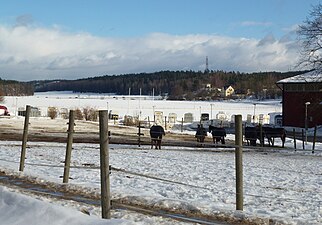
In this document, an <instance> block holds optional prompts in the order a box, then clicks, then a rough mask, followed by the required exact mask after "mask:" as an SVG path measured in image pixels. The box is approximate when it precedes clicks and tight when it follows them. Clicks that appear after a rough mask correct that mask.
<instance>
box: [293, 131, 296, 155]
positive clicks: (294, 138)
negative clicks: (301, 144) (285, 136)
mask: <svg viewBox="0 0 322 225" xmlns="http://www.w3.org/2000/svg"><path fill="white" fill-rule="evenodd" d="M293 140H294V149H295V150H296V136H295V128H293Z"/></svg>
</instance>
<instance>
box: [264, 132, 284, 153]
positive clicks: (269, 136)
mask: <svg viewBox="0 0 322 225" xmlns="http://www.w3.org/2000/svg"><path fill="white" fill-rule="evenodd" d="M262 130H263V136H264V137H266V138H267V141H268V145H269V146H270V145H271V144H272V146H274V140H275V138H276V137H277V138H281V140H282V148H284V143H285V139H286V131H285V129H284V128H282V127H262ZM263 143H264V138H263Z"/></svg>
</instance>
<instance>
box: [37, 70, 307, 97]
mask: <svg viewBox="0 0 322 225" xmlns="http://www.w3.org/2000/svg"><path fill="white" fill-rule="evenodd" d="M301 73H303V71H294V72H285V73H281V72H258V73H240V72H225V71H209V72H208V71H207V72H201V71H198V72H195V71H160V72H154V73H139V74H126V75H105V76H100V77H93V78H86V79H78V80H55V81H35V82H33V84H34V86H35V91H37V92H42V91H73V92H93V93H113V94H117V95H128V94H131V95H139V94H142V95H161V96H166V97H167V98H168V99H169V100H211V99H218V98H221V97H222V96H221V95H220V93H219V92H220V89H222V88H224V87H226V86H232V87H233V88H234V89H235V95H234V96H231V97H238V98H242V97H245V96H249V95H252V96H253V97H255V98H276V97H280V96H281V90H280V89H279V88H278V87H277V86H276V84H275V83H276V82H277V81H278V80H281V79H284V78H286V77H290V76H295V75H298V74H301ZM206 86H208V88H206ZM209 86H210V87H211V88H209Z"/></svg>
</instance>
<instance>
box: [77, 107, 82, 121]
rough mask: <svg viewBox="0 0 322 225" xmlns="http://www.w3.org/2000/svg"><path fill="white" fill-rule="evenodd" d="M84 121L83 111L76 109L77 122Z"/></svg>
mask: <svg viewBox="0 0 322 225" xmlns="http://www.w3.org/2000/svg"><path fill="white" fill-rule="evenodd" d="M83 119H84V116H83V113H82V111H81V110H80V109H79V108H77V109H75V120H83Z"/></svg>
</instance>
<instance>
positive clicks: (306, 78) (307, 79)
mask: <svg viewBox="0 0 322 225" xmlns="http://www.w3.org/2000/svg"><path fill="white" fill-rule="evenodd" d="M320 82H322V74H321V73H317V72H316V71H310V72H307V73H303V74H300V75H297V76H294V77H289V78H285V79H283V80H280V81H277V82H276V83H277V84H284V83H320Z"/></svg>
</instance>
